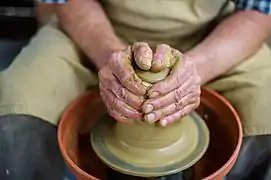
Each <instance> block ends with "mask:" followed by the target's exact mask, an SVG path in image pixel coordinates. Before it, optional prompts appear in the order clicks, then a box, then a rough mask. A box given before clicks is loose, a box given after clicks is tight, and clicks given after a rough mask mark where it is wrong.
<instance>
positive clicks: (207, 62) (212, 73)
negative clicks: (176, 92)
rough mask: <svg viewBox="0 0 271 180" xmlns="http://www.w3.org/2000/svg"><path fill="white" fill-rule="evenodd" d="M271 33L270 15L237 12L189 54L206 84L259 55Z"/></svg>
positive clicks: (254, 12) (255, 12)
mask: <svg viewBox="0 0 271 180" xmlns="http://www.w3.org/2000/svg"><path fill="white" fill-rule="evenodd" d="M270 32H271V16H270V15H264V14H262V13H259V12H257V11H237V12H236V13H234V14H233V15H231V16H230V17H229V18H227V19H226V20H224V21H223V22H221V24H219V25H218V26H217V27H216V28H215V29H214V31H213V32H212V33H211V34H210V35H209V36H208V37H207V38H206V39H205V40H204V41H203V42H202V43H200V44H199V45H198V46H196V47H195V48H193V49H191V50H190V51H188V52H186V53H185V54H186V55H188V56H190V57H191V58H192V59H194V61H195V63H196V67H197V69H198V72H199V75H200V77H201V79H202V84H204V83H206V82H208V81H210V80H212V79H214V78H216V77H217V76H219V75H222V74H224V73H225V72H227V71H228V70H229V69H231V68H232V67H233V66H235V65H237V64H239V63H241V62H242V61H245V60H246V58H248V57H249V56H251V55H253V54H254V53H256V52H257V50H258V49H259V48H260V46H261V45H262V43H263V42H264V41H265V40H266V39H267V38H268V36H269V34H270Z"/></svg>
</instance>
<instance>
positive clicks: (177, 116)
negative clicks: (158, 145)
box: [159, 104, 195, 126]
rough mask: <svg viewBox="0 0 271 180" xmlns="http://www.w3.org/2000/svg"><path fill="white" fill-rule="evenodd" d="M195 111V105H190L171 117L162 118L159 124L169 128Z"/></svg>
mask: <svg viewBox="0 0 271 180" xmlns="http://www.w3.org/2000/svg"><path fill="white" fill-rule="evenodd" d="M193 110H195V105H194V104H190V105H188V106H186V107H184V108H183V109H182V110H179V111H177V112H175V113H174V114H171V115H169V116H166V117H165V118H162V119H161V120H160V121H159V122H160V124H161V125H162V126H167V125H169V124H172V123H174V122H175V121H179V120H181V118H183V117H184V116H187V115H188V114H189V113H191V112H192V111H193Z"/></svg>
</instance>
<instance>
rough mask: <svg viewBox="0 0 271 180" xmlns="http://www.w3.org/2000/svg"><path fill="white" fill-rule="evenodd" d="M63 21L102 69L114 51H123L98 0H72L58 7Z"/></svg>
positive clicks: (74, 37)
mask: <svg viewBox="0 0 271 180" xmlns="http://www.w3.org/2000/svg"><path fill="white" fill-rule="evenodd" d="M57 13H58V17H59V19H60V23H61V25H62V27H63V28H64V30H65V31H66V32H67V33H68V34H69V36H70V37H71V38H72V39H73V40H74V41H75V42H76V43H77V44H78V45H79V46H80V48H81V49H82V50H83V51H84V52H85V53H86V55H87V56H88V57H89V58H90V59H91V60H92V62H93V63H94V64H95V65H96V67H97V68H98V69H100V68H101V67H102V66H103V65H104V63H105V61H106V60H107V59H108V57H109V56H110V54H111V53H112V52H115V51H119V50H123V49H124V46H123V45H122V43H121V42H120V41H119V40H118V38H117V37H116V36H115V33H114V31H113V28H112V27H111V24H110V22H109V20H108V18H107V17H106V14H105V13H104V11H103V9H102V7H101V6H100V4H99V2H98V1H96V0H69V1H68V2H67V3H65V4H62V5H58V6H57Z"/></svg>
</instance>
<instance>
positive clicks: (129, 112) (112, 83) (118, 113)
mask: <svg viewBox="0 0 271 180" xmlns="http://www.w3.org/2000/svg"><path fill="white" fill-rule="evenodd" d="M133 56H134V58H135V61H136V64H138V65H139V66H140V67H141V68H143V69H144V70H148V69H149V68H151V63H152V50H151V48H150V47H149V46H148V45H147V44H146V43H140V42H139V43H135V44H134V45H133V46H132V47H131V46H129V47H127V48H126V49H125V50H123V51H118V52H114V53H113V54H111V56H110V58H109V60H108V62H107V63H106V64H105V65H104V66H103V67H102V68H101V70H100V71H99V81H100V84H99V87H100V92H101V97H102V99H103V101H104V103H105V105H106V107H107V110H108V112H109V114H110V115H111V116H112V117H113V118H115V119H116V120H118V121H121V122H130V120H141V119H142V116H143V114H142V112H140V109H141V105H142V104H143V102H144V98H143V96H144V95H145V94H146V92H147V87H146V86H144V85H143V84H142V80H141V79H140V78H139V77H138V76H137V75H136V73H135V71H134V68H133V66H132V63H133V62H132V59H133V58H132V57H133Z"/></svg>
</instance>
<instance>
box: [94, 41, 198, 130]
mask: <svg viewBox="0 0 271 180" xmlns="http://www.w3.org/2000/svg"><path fill="white" fill-rule="evenodd" d="M137 73H138V74H139V75H140V77H141V78H142V79H144V80H145V81H142V79H141V78H139V76H138V75H137ZM99 79H100V90H101V96H102V99H103V101H104V102H105V105H106V107H107V109H108V112H109V113H110V115H111V116H113V117H114V118H115V119H116V120H118V121H122V122H130V121H131V119H133V120H142V119H143V120H145V121H146V122H148V123H154V122H156V121H159V122H160V124H161V125H163V126H166V125H167V124H170V123H172V122H174V121H176V120H178V119H180V118H181V117H183V116H185V115H187V114H188V113H190V112H191V111H193V110H194V109H195V108H196V107H197V106H198V105H199V102H200V78H199V76H198V74H197V72H196V68H195V65H194V63H193V61H192V60H191V59H189V58H186V57H184V56H183V55H182V54H181V53H180V52H179V51H178V50H175V49H173V48H171V47H170V46H168V45H165V44H161V45H158V46H157V48H156V50H155V52H154V53H153V51H152V50H151V48H150V47H149V45H148V44H146V43H143V42H138V43H135V44H133V45H132V46H129V47H127V49H125V50H124V51H119V52H115V53H113V54H112V55H111V57H110V59H109V61H108V63H107V64H106V65H105V66H104V67H103V68H102V69H101V70H100V72H99ZM163 79H164V80H163ZM157 81H158V82H157ZM150 83H151V84H150ZM145 95H148V96H147V97H148V99H146V98H144V97H146V96H145Z"/></svg>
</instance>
